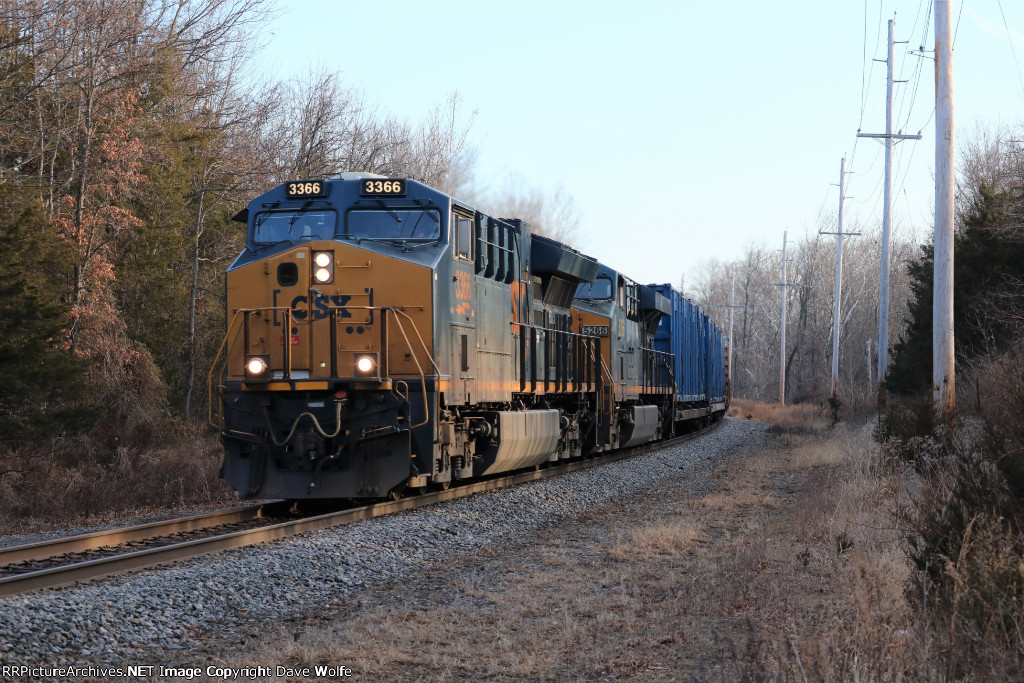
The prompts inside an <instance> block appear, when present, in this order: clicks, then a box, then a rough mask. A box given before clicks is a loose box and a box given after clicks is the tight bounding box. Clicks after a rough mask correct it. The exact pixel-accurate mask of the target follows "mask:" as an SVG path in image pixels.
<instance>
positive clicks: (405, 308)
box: [227, 240, 433, 391]
mask: <svg viewBox="0 0 1024 683" xmlns="http://www.w3.org/2000/svg"><path fill="white" fill-rule="evenodd" d="M431 281H432V278H431V269H430V268H429V267H425V266H424V265H421V264H417V263H409V262H406V261H403V260H400V259H396V258H394V257H390V256H387V255H382V254H377V253H372V252H367V251H366V250H364V249H361V248H359V247H356V246H353V245H348V244H344V243H339V242H333V241H319V240H317V241H310V242H307V243H303V244H300V245H296V246H294V247H290V248H288V249H285V250H283V251H280V252H278V253H275V254H273V255H269V256H267V257H266V258H263V259H260V260H257V261H254V262H252V263H249V264H247V265H244V266H242V267H240V268H236V269H234V270H232V271H231V272H229V273H228V277H227V290H228V291H227V300H228V316H229V328H231V329H230V330H229V337H228V344H229V346H228V365H227V378H228V379H229V380H236V381H240V382H242V383H243V386H242V389H243V390H259V391H276V390H286V391H296V390H315V389H328V388H331V387H332V386H333V385H334V384H335V383H337V381H340V380H346V381H351V380H358V381H360V382H371V381H378V382H382V383H384V384H385V385H388V386H389V385H390V380H391V378H392V377H399V378H403V377H406V376H417V377H418V376H419V374H420V371H421V370H422V369H423V368H424V367H430V355H431V348H430V344H431V335H429V334H426V335H419V336H417V335H415V334H414V333H413V330H420V331H421V330H427V331H429V330H430V324H431V322H430V321H431V316H432V314H433V313H432V310H431V309H432V306H431V294H430V292H431ZM405 328H409V330H408V331H407V332H406V335H403V334H402V332H403V330H405ZM407 335H410V336H409V339H407V338H406V336H407ZM420 336H422V337H423V339H422V341H421V340H420V338H419V337H420ZM413 339H415V340H416V342H417V343H416V344H412V343H411V342H412V340H413ZM254 365H255V367H254ZM253 370H260V372H253Z"/></svg>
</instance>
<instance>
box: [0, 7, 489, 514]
mask: <svg viewBox="0 0 1024 683" xmlns="http://www.w3.org/2000/svg"><path fill="white" fill-rule="evenodd" d="M272 11H273V8H272V7H271V6H269V5H266V4H264V2H263V0H205V1H202V2H198V1H197V2H191V1H189V0H32V1H29V2H24V1H21V0H13V1H12V0H0V204H2V207H3V211H2V212H0V309H2V310H0V327H2V329H0V376H2V381H0V494H3V493H7V494H10V496H13V498H14V499H19V500H22V502H23V505H22V504H17V503H11V502H10V501H8V504H7V505H6V506H5V509H6V510H7V512H9V513H12V514H36V513H39V514H42V513H44V512H45V510H44V509H43V508H42V507H40V505H41V504H40V503H34V502H30V499H32V498H40V497H44V496H41V495H40V494H41V491H39V490H37V491H31V489H33V488H39V489H48V495H50V496H54V491H56V492H58V493H60V492H61V491H63V490H65V489H73V488H75V487H76V486H78V487H79V488H81V486H84V485H80V484H76V483H75V482H81V481H83V480H89V479H95V476H94V475H96V473H97V472H99V471H100V470H102V469H103V468H107V469H108V470H113V469H117V468H121V474H122V475H124V477H125V479H126V480H129V479H132V477H135V478H136V481H138V480H139V479H141V478H142V477H141V474H140V473H139V472H138V470H137V467H136V465H137V464H138V462H137V461H138V460H139V459H140V458H141V455H140V454H143V453H146V452H152V451H153V449H160V448H162V447H167V446H169V445H171V444H178V443H180V439H181V438H182V437H183V436H185V435H187V434H192V435H195V434H199V432H197V431H195V429H194V428H190V426H189V425H193V424H201V423H202V422H203V421H205V416H206V413H207V407H208V406H207V391H206V375H207V372H208V371H209V368H210V363H211V360H212V358H213V356H214V354H215V352H216V349H217V346H218V345H219V343H220V341H221V336H222V334H223V329H224V310H223V307H224V301H223V290H224V288H223V273H224V270H225V268H226V267H227V265H228V264H229V263H230V259H232V258H233V257H234V256H235V255H236V254H237V253H238V252H239V251H240V250H241V247H242V245H243V244H244V232H245V231H244V227H243V226H242V225H241V224H239V223H236V222H232V221H231V217H232V216H233V215H234V214H235V213H236V212H237V211H238V210H239V209H241V208H242V207H244V205H245V203H246V202H247V201H248V200H249V199H250V198H251V197H253V196H254V195H256V194H258V193H259V192H262V191H264V190H265V189H267V188H268V187H270V186H272V185H274V184H277V183H279V182H282V181H283V180H285V179H288V178H295V177H324V176H330V175H333V174H337V173H341V172H343V171H349V170H364V171H371V172H376V173H381V174H386V175H395V176H403V177H413V178H417V179H423V180H425V181H426V182H427V183H430V184H432V185H435V186H440V187H443V188H449V189H451V188H452V187H454V186H457V185H458V184H460V183H464V182H465V179H466V178H467V177H468V176H469V172H470V171H471V162H472V159H473V156H472V154H469V152H470V151H471V150H469V148H468V144H467V135H468V133H469V131H470V127H471V125H472V121H473V115H472V113H470V114H467V113H465V112H464V111H463V107H462V105H461V102H460V98H459V96H458V95H457V94H451V95H450V96H448V97H447V98H446V99H442V98H443V96H442V97H439V101H438V102H437V103H436V105H435V106H434V108H433V109H431V110H429V111H428V112H426V113H425V115H424V117H423V118H422V120H419V121H414V122H412V121H406V120H402V119H400V118H396V117H394V116H389V115H384V114H381V113H380V112H379V111H377V110H376V109H375V108H374V107H373V106H371V105H369V104H368V103H367V100H366V97H365V96H364V94H363V93H361V92H358V91H356V90H353V89H351V88H348V87H346V86H345V85H344V83H343V81H342V79H341V77H340V75H339V74H337V73H333V72H329V71H326V70H313V71H311V72H309V73H308V75H306V76H305V77H304V78H302V79H301V80H298V81H285V80H281V81H275V80H273V79H268V78H265V77H263V75H261V74H260V73H259V72H258V69H257V67H258V63H257V61H256V57H257V55H256V54H255V53H254V52H253V50H254V46H258V45H261V44H263V43H264V42H265V40H263V39H262V38H261V37H260V36H261V35H263V32H264V31H266V30H267V25H268V21H270V20H271V19H272V16H271V13H272ZM467 159H468V161H467ZM190 429H192V431H190ZM126 461H132V462H135V465H132V466H131V467H129V466H128V465H126V464H125V463H126ZM97 468H99V469H97ZM214 471H215V467H214ZM152 479H153V485H154V486H161V485H162V486H164V487H167V484H168V482H167V481H166V480H165V477H164V475H163V474H154V475H153V477H152ZM161 480H164V481H163V484H161V483H160V481H161ZM207 485H208V484H207ZM182 486H184V484H182ZM171 488H173V487H171ZM178 488H181V487H178ZM177 494H181V495H184V497H187V494H182V493H181V491H178V492H177ZM177 494H176V495H177ZM10 496H9V498H10ZM96 496H97V497H98V496H100V493H99V492H96ZM164 497H166V496H164ZM59 498H61V496H60V495H57V496H56V497H55V499H59ZM142 498H144V496H143V494H140V500H142ZM156 498H160V496H156ZM149 502H160V501H159V500H150V501H149ZM19 505H20V506H19ZM52 505H59V503H56V502H55V503H52ZM86 505H87V507H86V509H89V508H88V506H100V505H101V503H99V502H98V501H95V500H94V501H92V502H89V503H87V504H86Z"/></svg>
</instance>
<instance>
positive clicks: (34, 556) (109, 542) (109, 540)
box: [0, 501, 287, 566]
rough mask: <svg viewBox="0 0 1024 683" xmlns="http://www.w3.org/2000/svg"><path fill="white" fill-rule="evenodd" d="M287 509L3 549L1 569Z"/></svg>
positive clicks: (273, 506)
mask: <svg viewBox="0 0 1024 683" xmlns="http://www.w3.org/2000/svg"><path fill="white" fill-rule="evenodd" d="M279 508H282V510H281V511H284V510H286V509H287V504H286V503H284V502H283V501H271V502H269V503H260V504H258V505H247V506H245V507H240V508H232V509H230V510H219V511H217V512H209V513H205V514H202V515H193V516H191V517H179V518H177V519H168V520H163V521H160V522H150V523H148V524H139V525H137V526H130V527H124V528H118V529H107V530H105V531H94V532H92V533H88V534H80V535H78V536H67V537H65V538H57V539H53V540H49V541H40V542H38V543H27V544H25V545H13V546H8V547H6V548H0V566H2V565H8V564H14V563H16V562H30V561H33V560H45V559H48V558H51V557H55V556H57V555H64V554H65V553H80V552H85V551H89V550H97V549H99V548H104V547H106V546H116V545H122V544H124V543H131V542H132V541H141V540H144V539H147V538H155V537H157V536H169V535H171V534H177V533H181V532H183V531H194V530H196V529H204V528H206V527H211V526H220V525H222V524H232V523H235V522H242V521H246V520H250V519H259V518H260V517H262V516H263V515H264V514H270V513H276V512H278V509H279Z"/></svg>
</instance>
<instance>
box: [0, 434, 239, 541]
mask: <svg viewBox="0 0 1024 683" xmlns="http://www.w3.org/2000/svg"><path fill="white" fill-rule="evenodd" d="M176 441H177V443H176V444H174V445H166V446H163V447H161V448H153V449H148V450H145V451H142V452H136V451H133V450H130V449H128V448H124V447H119V448H116V449H114V451H113V453H112V455H110V456H108V457H106V458H99V457H96V455H95V454H92V453H85V452H81V453H79V454H78V457H75V458H70V457H68V456H66V455H64V456H61V455H55V454H54V451H43V450H41V449H40V450H38V451H35V452H22V453H20V454H19V456H18V457H17V458H12V459H10V460H7V461H5V462H4V463H3V465H4V469H5V470H6V471H5V472H4V473H3V474H2V476H0V533H2V534H12V533H25V532H29V531H38V530H41V529H47V528H59V527H62V526H67V525H72V524H78V523H81V522H83V521H86V520H88V521H91V522H95V521H101V520H106V519H114V518H117V517H119V516H122V515H124V514H126V513H143V512H149V511H151V510H153V509H157V508H164V507H169V506H181V505H204V504H211V503H224V502H228V501H231V500H236V499H237V497H236V496H235V494H234V492H233V491H232V490H231V489H230V487H228V486H227V485H226V484H225V483H224V482H223V481H222V480H221V479H220V478H219V470H220V462H221V452H222V450H221V446H220V444H219V443H218V442H217V441H216V440H215V439H212V438H210V437H208V436H206V435H204V434H202V433H200V432H198V431H197V432H196V433H193V434H189V435H183V436H180V437H178V438H177V439H176Z"/></svg>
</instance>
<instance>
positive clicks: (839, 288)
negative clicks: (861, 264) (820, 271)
mask: <svg viewBox="0 0 1024 683" xmlns="http://www.w3.org/2000/svg"><path fill="white" fill-rule="evenodd" d="M845 180H846V157H843V158H842V160H841V161H840V162H839V231H838V232H819V233H818V234H819V235H836V291H835V301H834V303H833V304H832V398H838V397H839V333H840V319H841V315H840V308H841V304H842V298H843V238H844V237H855V236H857V235H859V234H860V233H859V232H843V200H844V199H846V195H845V194H844V187H845Z"/></svg>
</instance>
